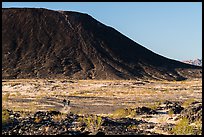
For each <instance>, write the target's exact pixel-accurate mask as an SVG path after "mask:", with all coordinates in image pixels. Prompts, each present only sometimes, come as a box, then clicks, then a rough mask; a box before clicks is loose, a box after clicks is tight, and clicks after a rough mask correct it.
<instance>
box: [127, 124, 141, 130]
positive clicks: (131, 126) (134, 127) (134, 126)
mask: <svg viewBox="0 0 204 137" xmlns="http://www.w3.org/2000/svg"><path fill="white" fill-rule="evenodd" d="M127 128H128V129H130V130H131V129H132V130H134V129H138V127H137V126H136V125H129V126H128V127H127Z"/></svg>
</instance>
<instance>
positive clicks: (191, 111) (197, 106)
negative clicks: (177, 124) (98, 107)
mask: <svg viewBox="0 0 204 137" xmlns="http://www.w3.org/2000/svg"><path fill="white" fill-rule="evenodd" d="M184 117H185V118H188V120H189V122H191V123H192V122H195V121H197V120H200V121H202V103H201V102H194V103H192V104H191V105H189V106H188V107H187V108H185V109H184V110H182V111H181V115H180V118H184Z"/></svg>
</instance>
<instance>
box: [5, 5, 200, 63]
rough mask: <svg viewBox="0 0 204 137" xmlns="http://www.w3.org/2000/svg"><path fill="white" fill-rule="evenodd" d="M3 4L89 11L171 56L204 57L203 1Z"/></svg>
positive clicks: (141, 42)
mask: <svg viewBox="0 0 204 137" xmlns="http://www.w3.org/2000/svg"><path fill="white" fill-rule="evenodd" d="M2 7H3V8H10V7H32V8H46V9H51V10H65V11H77V12H82V13H87V14H89V15H91V16H92V17H93V18H95V19H96V20H98V21H100V22H101V23H103V24H105V25H107V26H111V27H113V28H115V29H116V30H118V31H119V32H121V33H122V34H123V35H125V36H127V37H129V38H130V39H132V40H133V41H135V42H137V43H139V44H141V45H142V46H144V47H146V48H147V49H149V50H151V51H153V52H155V53H157V54H160V55H162V56H165V57H167V58H170V59H174V60H180V61H182V60H190V59H197V58H199V59H201V58H202V3H201V2H2Z"/></svg>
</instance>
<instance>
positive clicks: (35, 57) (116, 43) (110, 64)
mask: <svg viewBox="0 0 204 137" xmlns="http://www.w3.org/2000/svg"><path fill="white" fill-rule="evenodd" d="M188 71H191V72H195V73H188ZM200 71H202V67H199V66H193V65H189V64H185V63H182V62H180V61H176V60H172V59H168V58H166V57H163V56H161V55H158V54H156V53H154V52H152V51H150V50H148V49H147V48H145V47H143V46H141V45H140V44H138V43H136V42H134V41H132V40H131V39H129V38H128V37H126V36H125V35H123V34H121V33H120V32H118V31H117V30H115V29H114V28H112V27H109V26H106V25H104V24H102V23H100V22H99V21H97V20H95V19H94V18H93V17H91V16H90V15H88V14H84V13H79V12H72V11H54V10H48V9H43V8H2V78H3V79H5V78H73V79H138V78H141V79H143V78H148V79H167V80H184V79H187V78H189V77H199V78H201V77H202V73H200ZM107 74H108V75H107Z"/></svg>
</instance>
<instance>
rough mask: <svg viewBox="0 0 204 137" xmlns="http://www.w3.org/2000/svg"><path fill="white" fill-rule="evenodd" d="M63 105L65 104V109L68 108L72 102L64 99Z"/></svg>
mask: <svg viewBox="0 0 204 137" xmlns="http://www.w3.org/2000/svg"><path fill="white" fill-rule="evenodd" d="M63 104H64V107H65V106H66V105H67V106H69V105H70V100H68V101H67V100H66V99H64V100H63Z"/></svg>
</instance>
